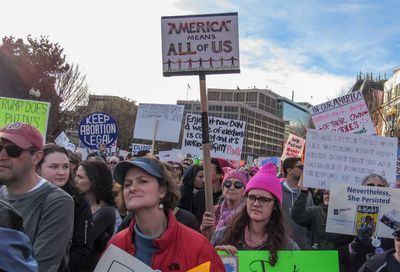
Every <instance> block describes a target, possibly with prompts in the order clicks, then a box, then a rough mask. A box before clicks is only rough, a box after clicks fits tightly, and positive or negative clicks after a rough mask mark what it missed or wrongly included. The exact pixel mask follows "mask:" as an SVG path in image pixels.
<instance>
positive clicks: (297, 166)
mask: <svg viewBox="0 0 400 272" xmlns="http://www.w3.org/2000/svg"><path fill="white" fill-rule="evenodd" d="M294 167H296V168H299V169H301V170H303V167H304V166H303V165H295V166H294Z"/></svg>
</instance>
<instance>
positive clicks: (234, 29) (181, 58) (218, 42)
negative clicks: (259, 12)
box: [161, 13, 240, 76]
mask: <svg viewBox="0 0 400 272" xmlns="http://www.w3.org/2000/svg"><path fill="white" fill-rule="evenodd" d="M161 36H162V60H163V74H164V76H173V75H195V74H196V75H197V74H199V73H203V74H204V73H207V74H216V73H239V72H240V66H239V33H238V14H237V13H221V14H205V15H190V16H165V17H162V18H161Z"/></svg>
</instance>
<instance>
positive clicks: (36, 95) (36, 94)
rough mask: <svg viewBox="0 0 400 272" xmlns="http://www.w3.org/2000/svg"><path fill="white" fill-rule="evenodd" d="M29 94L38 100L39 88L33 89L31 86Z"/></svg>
mask: <svg viewBox="0 0 400 272" xmlns="http://www.w3.org/2000/svg"><path fill="white" fill-rule="evenodd" d="M29 95H30V96H31V97H32V98H33V99H34V100H39V97H40V95H41V93H40V91H39V90H35V89H34V88H33V87H32V88H31V89H30V90H29Z"/></svg>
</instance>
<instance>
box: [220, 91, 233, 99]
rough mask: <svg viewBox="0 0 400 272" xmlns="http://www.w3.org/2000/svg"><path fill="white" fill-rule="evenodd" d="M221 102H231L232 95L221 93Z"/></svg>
mask: <svg viewBox="0 0 400 272" xmlns="http://www.w3.org/2000/svg"><path fill="white" fill-rule="evenodd" d="M221 101H232V93H228V92H222V93H221Z"/></svg>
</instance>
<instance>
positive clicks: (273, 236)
mask: <svg viewBox="0 0 400 272" xmlns="http://www.w3.org/2000/svg"><path fill="white" fill-rule="evenodd" d="M245 197H246V206H244V207H243V208H242V210H241V211H240V212H239V213H238V214H237V215H235V217H234V218H233V219H232V222H231V224H230V225H229V226H226V227H224V228H222V229H221V230H219V231H216V232H215V234H214V237H213V239H212V240H211V242H212V244H213V245H215V246H216V247H215V249H217V250H225V251H227V252H228V253H229V254H236V252H237V250H269V252H270V256H269V263H270V264H271V265H272V266H274V265H275V264H276V263H277V262H278V250H298V249H299V247H298V245H297V244H296V243H295V242H294V241H293V240H291V239H290V238H289V237H288V235H287V229H286V223H285V218H284V214H283V212H282V207H281V205H282V186H281V184H280V182H279V179H278V178H277V176H276V168H275V166H274V165H273V164H272V163H268V164H266V165H264V166H263V167H262V168H261V169H260V170H259V171H258V172H257V174H256V175H255V176H254V177H253V178H252V179H250V181H249V183H247V186H246V190H245Z"/></svg>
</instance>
